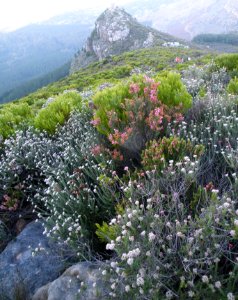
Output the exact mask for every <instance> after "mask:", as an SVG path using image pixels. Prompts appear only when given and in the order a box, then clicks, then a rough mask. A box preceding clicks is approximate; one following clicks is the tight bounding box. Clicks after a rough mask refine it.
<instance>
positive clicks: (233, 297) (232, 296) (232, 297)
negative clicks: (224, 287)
mask: <svg viewBox="0 0 238 300" xmlns="http://www.w3.org/2000/svg"><path fill="white" fill-rule="evenodd" d="M227 300H235V296H234V295H233V294H232V293H228V294H227Z"/></svg>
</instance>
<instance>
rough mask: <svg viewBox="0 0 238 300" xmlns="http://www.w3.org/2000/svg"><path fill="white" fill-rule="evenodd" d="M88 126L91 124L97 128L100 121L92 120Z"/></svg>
mask: <svg viewBox="0 0 238 300" xmlns="http://www.w3.org/2000/svg"><path fill="white" fill-rule="evenodd" d="M90 124H92V125H93V126H98V125H99V124H100V119H98V118H97V119H94V120H92V121H91V122H90Z"/></svg>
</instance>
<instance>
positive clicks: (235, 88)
mask: <svg viewBox="0 0 238 300" xmlns="http://www.w3.org/2000/svg"><path fill="white" fill-rule="evenodd" d="M227 91H228V92H229V93H231V94H234V95H238V78H237V77H235V78H233V79H231V81H230V82H229V84H228V86H227Z"/></svg>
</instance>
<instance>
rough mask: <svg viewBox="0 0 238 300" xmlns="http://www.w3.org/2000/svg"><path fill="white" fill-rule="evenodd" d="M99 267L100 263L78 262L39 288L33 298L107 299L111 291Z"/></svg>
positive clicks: (53, 299)
mask: <svg viewBox="0 0 238 300" xmlns="http://www.w3.org/2000/svg"><path fill="white" fill-rule="evenodd" d="M99 269H100V265H98V264H94V263H90V262H82V263H78V264H76V265H74V266H72V267H70V268H69V269H67V270H66V271H65V272H64V274H63V275H61V276H60V277H59V278H58V279H56V280H55V281H53V282H51V283H50V284H47V285H45V286H43V287H41V288H40V289H38V290H37V292H36V293H35V295H34V296H33V298H32V300H59V299H64V300H77V299H80V300H106V299H107V298H108V297H107V296H108V293H109V292H108V288H107V287H106V284H105V282H103V280H102V275H101V271H100V270H99Z"/></svg>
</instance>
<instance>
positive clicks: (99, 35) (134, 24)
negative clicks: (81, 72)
mask: <svg viewBox="0 0 238 300" xmlns="http://www.w3.org/2000/svg"><path fill="white" fill-rule="evenodd" d="M175 40H176V39H175V38H173V37H172V36H170V35H168V34H164V33H161V32H159V31H157V30H155V29H152V28H149V27H146V26H143V25H142V24H140V23H139V22H138V21H137V20H136V19H135V18H133V17H132V16H131V15H130V14H128V13H127V12H126V11H125V10H124V9H122V8H119V7H112V8H109V9H107V10H105V11H104V12H103V13H102V14H101V15H100V16H99V17H98V19H97V20H96V23H95V28H94V30H93V32H92V33H91V36H90V37H89V38H88V39H87V42H86V45H85V46H84V47H83V49H82V50H81V51H79V53H78V54H76V55H75V58H74V59H73V61H72V64H71V73H73V72H75V71H76V70H78V69H80V68H83V67H86V66H87V65H88V64H89V63H91V62H94V61H100V60H103V59H104V58H105V57H108V56H110V55H118V54H120V53H123V52H125V51H131V50H135V49H140V48H148V47H152V46H155V45H159V44H163V43H164V42H172V41H175Z"/></svg>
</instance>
